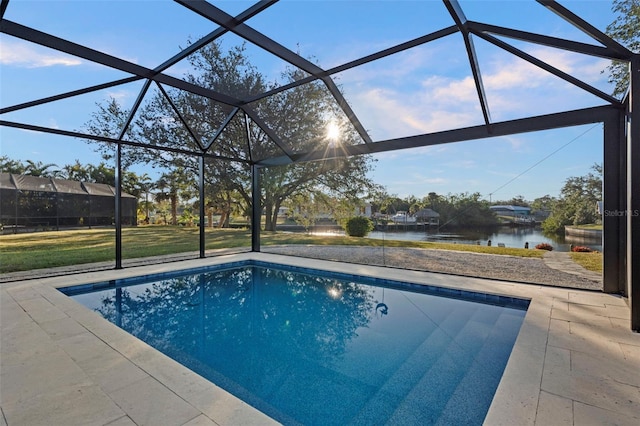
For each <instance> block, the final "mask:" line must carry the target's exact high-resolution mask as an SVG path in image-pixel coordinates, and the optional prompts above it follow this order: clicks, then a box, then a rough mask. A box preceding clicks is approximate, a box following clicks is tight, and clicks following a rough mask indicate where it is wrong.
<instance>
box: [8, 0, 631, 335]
mask: <svg viewBox="0 0 640 426" xmlns="http://www.w3.org/2000/svg"><path fill="white" fill-rule="evenodd" d="M14 3H15V4H14ZM24 3H26V2H18V1H16V0H11V1H10V0H2V2H1V4H0V13H1V17H2V20H1V22H0V33H1V36H2V39H0V40H2V43H3V45H4V46H3V50H5V49H7V48H9V49H11V48H13V47H14V46H18V45H20V44H19V43H28V45H30V46H37V48H38V49H41V48H46V49H47V50H48V51H52V52H56V53H58V54H59V53H62V54H65V55H66V58H68V59H67V60H69V61H82V62H84V61H88V62H90V63H91V64H93V65H95V66H96V67H95V68H96V70H99V71H96V76H97V77H96V78H95V79H94V80H95V82H94V83H93V84H91V85H89V86H85V87H74V88H69V87H67V86H66V85H65V84H61V83H60V82H53V81H52V82H50V84H49V83H48V84H49V88H48V89H47V90H48V91H53V93H47V94H46V95H45V94H43V95H41V96H35V97H32V98H28V99H16V100H14V99H13V98H12V99H10V100H9V103H10V104H8V105H7V104H6V103H7V99H4V98H3V100H2V105H1V108H0V114H2V120H1V121H0V126H4V127H7V128H17V129H24V130H32V131H38V132H44V133H49V134H57V135H63V136H69V137H75V138H82V139H92V140H96V141H101V142H110V143H113V144H115V145H116V146H117V147H118V148H120V147H121V146H137V147H144V148H149V149H160V150H166V151H173V152H176V153H182V154H188V155H194V156H198V157H201V158H207V157H210V158H220V155H219V154H218V153H217V152H216V142H217V140H218V138H219V137H220V136H221V135H222V134H223V133H224V132H225V128H226V127H227V126H228V125H229V124H230V123H231V122H232V121H234V120H238V119H241V120H243V121H245V122H247V123H248V122H251V123H252V125H254V126H257V127H259V128H260V130H261V131H262V132H264V134H266V135H267V136H268V139H269V142H270V143H271V146H272V149H270V150H268V151H267V152H268V155H265V154H264V153H263V154H262V155H260V156H254V155H249V157H248V158H246V157H236V158H234V157H228V158H227V159H229V160H236V161H241V162H245V163H248V164H250V165H251V166H252V167H253V170H255V171H256V173H257V171H258V170H259V169H260V168H262V167H269V166H275V165H285V164H292V163H299V162H305V161H315V160H323V159H326V158H327V156H328V154H327V150H326V146H317V147H314V148H311V149H307V148H305V149H304V150H300V149H297V148H296V144H295V143H293V141H292V140H289V139H288V137H287V135H286V134H281V133H279V132H278V129H276V128H275V127H274V126H273V125H272V123H271V122H270V120H269V119H268V118H266V117H264V116H262V115H261V112H260V110H259V109H258V108H256V107H255V105H256V103H257V102H258V101H260V100H264V99H269V98H270V97H273V96H275V95H277V94H279V93H282V92H285V91H287V90H290V89H292V88H295V87H302V86H304V85H306V84H317V83H321V84H322V85H324V87H325V88H326V91H328V93H329V94H330V97H331V98H332V99H333V101H334V107H335V108H334V109H335V111H337V113H338V114H339V115H340V118H341V119H342V120H343V121H344V122H345V123H346V124H347V125H348V126H349V127H350V128H351V131H353V132H355V133H354V134H357V135H358V141H357V143H355V144H351V145H344V146H342V147H341V149H340V150H333V151H331V154H330V156H333V157H336V156H337V157H339V156H353V155H362V154H374V153H380V152H386V151H394V150H401V149H408V148H416V147H424V146H430V145H436V144H444V143H451V142H459V141H470V140H477V139H482V138H491V137H496V136H503V135H511V134H517V133H526V132H533V131H539V130H547V129H556V128H562V127H569V126H577V125H583V124H589V123H604V126H605V130H604V139H605V140H604V170H605V172H604V178H605V179H604V180H605V183H604V193H605V200H604V203H605V211H606V210H607V209H609V210H617V211H627V212H632V211H640V210H638V209H640V205H639V203H640V195H639V194H640V172H639V170H638V168H637V167H632V166H636V165H637V164H638V163H639V159H640V137H639V136H638V135H639V134H640V119H639V118H636V119H635V120H633V119H632V117H633V116H634V115H635V116H637V115H638V111H639V110H640V107H639V103H640V100H639V98H640V92H639V89H638V86H640V84H638V82H639V80H640V77H639V76H638V74H639V73H640V66H639V62H640V59H639V56H638V54H635V53H633V52H631V51H630V50H629V49H627V48H626V47H624V46H623V45H621V44H620V43H618V42H616V41H615V40H613V39H612V38H610V37H609V36H607V35H606V34H605V33H604V31H603V29H600V28H596V27H595V26H594V25H592V24H590V23H589V22H587V20H585V19H583V18H582V17H581V12H584V11H585V10H587V9H585V8H589V7H591V5H589V4H588V2H583V3H584V4H582V5H581V4H580V3H578V2H568V3H567V4H568V5H569V7H566V6H564V5H562V4H561V3H558V2H556V1H548V0H538V1H530V2H503V3H499V2H496V3H484V2H473V1H468V0H443V1H421V2H359V1H353V2H350V1H341V2H337V1H336V2H302V1H284V0H283V1H280V2H278V1H260V2H257V3H255V4H251V3H248V2H243V1H238V2H228V1H223V2H207V1H187V0H176V1H175V2H159V1H150V2H104V7H105V9H104V10H105V14H107V13H112V14H114V15H113V16H103V17H89V16H87V15H83V14H82V13H83V12H82V11H83V8H84V7H86V5H87V4H88V3H92V6H93V7H95V6H96V4H97V3H96V2H68V3H66V4H65V5H64V7H61V6H62V5H63V2H48V3H53V4H55V5H56V6H54V7H60V8H59V11H62V12H61V13H68V20H65V19H63V20H55V22H54V20H51V19H49V20H47V17H46V16H43V15H42V13H38V10H36V9H37V8H40V7H41V5H38V6H34V5H31V6H27V7H25V6H24ZM58 3H59V4H58ZM43 6H44V5H43ZM492 6H496V7H500V8H517V9H516V10H518V11H519V12H520V16H521V19H519V20H518V21H519V22H511V21H507V22H505V21H504V20H503V19H501V18H500V17H501V16H502V15H501V14H497V13H492V11H494V10H495V8H494V7H492ZM14 7H15V9H14ZM107 8H108V9H107ZM242 8H244V10H242ZM572 8H575V9H580V8H582V11H579V12H576V11H573V10H572ZM373 10H375V11H376V13H377V14H376V15H375V16H376V17H378V18H377V19H380V18H379V17H380V16H384V19H385V20H387V19H388V20H389V22H393V23H394V24H398V23H402V24H404V25H393V26H391V25H389V26H387V25H386V21H384V20H383V21H374V20H372V18H371V17H373V16H374V15H373V12H372V11H373ZM25 11H26V12H25ZM89 18H92V19H89ZM85 19H86V20H87V22H84V21H85ZM137 20H140V21H144V22H145V23H147V24H149V23H151V24H152V25H153V28H154V31H153V33H151V34H149V33H145V32H142V31H141V33H140V37H139V38H140V40H143V39H146V41H147V44H144V43H143V42H141V41H140V40H133V39H128V40H121V41H120V42H121V44H120V46H119V47H118V48H116V49H105V47H104V46H106V45H107V44H106V43H103V42H102V41H101V40H102V39H101V37H107V38H109V40H111V39H113V38H114V35H115V33H117V31H118V28H119V26H120V25H123V26H124V25H134V26H135V25H136V21H137ZM329 20H330V21H331V22H332V23H333V24H334V25H333V26H332V30H331V33H329V32H328V31H324V29H323V24H324V23H326V22H328V21H329ZM355 21H357V22H358V27H357V29H356V28H355V26H353V25H352V24H353V22H355ZM363 23H364V24H363ZM541 23H544V25H542V24H541ZM178 24H180V25H183V26H184V27H185V30H184V31H185V32H184V34H183V36H182V38H181V39H178V40H168V39H167V37H166V36H165V35H164V34H163V28H166V26H167V25H169V26H172V27H173V26H179V25H178ZM83 25H84V27H83ZM92 25H96V26H99V25H103V26H104V27H103V28H97V29H96V28H91V26H92ZM66 27H74V28H76V29H78V28H82V29H83V30H85V31H86V37H82V39H72V38H73V37H77V36H72V35H71V34H73V33H72V32H71V31H69V32H67V30H66ZM336 28H337V29H336ZM361 28H364V30H363V29H361ZM388 28H395V29H396V30H394V31H397V33H389V30H388ZM398 28H400V29H398ZM193 32H200V33H201V34H206V35H204V36H197V37H196V38H194V39H192V40H191V41H190V42H189V43H188V44H187V47H185V48H182V49H179V50H178V51H177V52H176V51H174V50H172V48H173V47H174V46H176V45H179V44H181V43H185V42H186V40H187V39H188V38H189V37H193ZM76 34H77V33H76ZM214 41H219V42H224V43H236V44H238V43H244V44H245V46H246V49H247V50H246V52H247V54H249V55H250V56H251V57H252V58H257V60H258V62H259V63H260V65H259V67H262V68H261V70H264V71H265V72H267V73H268V72H271V73H272V75H273V76H277V75H278V74H279V73H281V72H282V70H283V69H284V68H289V69H294V70H297V71H298V72H299V74H298V75H299V76H300V77H299V78H297V79H296V80H295V81H287V82H282V83H281V84H275V85H271V86H269V88H268V90H266V91H263V92H256V93H253V92H251V91H247V92H245V93H242V94H239V93H237V92H236V93H233V92H232V91H231V92H227V91H222V90H220V91H217V90H212V89H210V88H208V87H204V86H203V85H199V84H198V83H197V80H194V79H188V78H184V77H183V75H184V73H183V72H181V71H184V68H185V67H187V66H188V65H187V60H188V58H189V57H190V56H191V55H193V54H194V53H196V52H198V51H199V50H200V49H202V48H203V47H205V46H207V45H209V44H210V43H212V42H214ZM21 46H24V44H23V45H21ZM452 46H455V47H456V48H455V49H453V48H452ZM136 49H139V50H136ZM110 50H115V51H118V52H119V54H117V55H116V54H110V53H106V52H107V51H110ZM336 50H337V51H340V54H339V55H334V56H332V57H330V56H329V55H327V52H330V51H333V52H334V53H335V51H336ZM489 50H491V51H492V52H495V53H496V54H499V55H502V56H503V57H505V58H510V59H512V60H513V61H512V62H509V63H510V64H512V65H510V66H517V67H519V68H518V70H519V71H521V72H526V73H531V74H530V75H532V76H534V75H535V76H536V77H535V78H540V79H541V81H542V80H544V82H545V84H546V85H547V86H548V90H549V91H548V92H544V93H549V95H547V96H548V102H543V103H541V105H525V106H523V108H522V109H520V110H516V111H514V110H510V109H508V108H504V107H503V106H502V105H503V104H504V103H503V102H501V99H502V98H503V97H505V96H511V97H513V98H517V96H518V94H517V90H527V88H526V87H524V88H522V87H521V88H515V87H511V88H507V91H506V92H505V91H504V90H503V89H504V87H503V86H501V85H500V84H499V83H500V81H499V78H498V79H496V78H493V77H492V78H486V76H487V74H486V73H485V72H486V70H487V69H488V68H490V67H491V66H492V65H491V63H490V61H487V60H486V59H484V60H483V58H486V56H484V55H485V53H484V52H487V51H489ZM303 51H304V52H305V53H306V55H305V54H303V53H302V52H303ZM21 52H22V51H19V52H16V55H19V54H21ZM143 52H144V53H145V55H143ZM309 54H310V55H309ZM309 56H311V57H313V58H314V59H313V60H310V59H308V57H309ZM568 56H571V57H573V58H579V59H578V60H577V62H574V63H575V64H579V66H577V67H575V68H573V69H567V68H566V67H565V66H564V65H563V62H562V61H561V60H560V61H558V58H559V57H568ZM138 57H139V58H140V59H131V58H138ZM336 57H338V58H343V59H342V61H339V60H336V59H335V58H336ZM603 60H604V61H605V62H604V66H605V67H606V66H607V65H608V64H609V63H610V61H621V62H623V63H629V64H630V66H629V69H630V74H629V75H630V81H631V84H630V87H629V90H628V91H627V92H626V94H624V95H623V96H621V97H616V96H612V95H610V94H609V93H610V92H611V87H609V86H602V84H601V83H598V82H599V81H600V82H601V81H602V78H601V77H600V76H599V74H600V73H601V71H602V70H603V67H602V64H603V62H602V61H603ZM412 61H422V62H421V65H423V67H424V69H427V68H429V67H430V70H431V71H432V72H433V75H434V76H433V78H432V79H431V80H429V81H422V82H419V83H418V82H416V83H415V84H416V86H415V90H416V91H419V90H420V88H421V87H424V84H432V85H436V86H437V85H438V84H440V85H441V86H440V87H439V89H440V90H439V91H434V92H432V93H437V96H438V100H442V98H444V99H445V100H448V101H449V104H452V105H454V106H453V107H452V109H451V110H449V111H442V114H441V116H446V115H449V116H450V115H453V114H455V113H456V112H457V111H458V110H462V109H464V111H465V113H464V114H460V117H458V120H457V122H458V123H459V124H458V125H455V124H454V125H451V124H447V125H445V124H442V123H443V122H444V121H446V122H447V123H451V122H452V121H453V122H455V121H456V120H438V119H437V117H438V115H437V111H436V112H435V113H434V114H432V115H422V116H417V115H416V116H412V117H408V118H407V117H403V116H402V115H401V114H402V113H400V112H399V113H398V114H397V115H395V116H393V117H386V119H387V120H401V121H403V123H404V124H405V126H404V130H401V131H398V130H395V131H394V130H390V129H389V128H388V127H385V125H384V124H385V123H384V122H385V119H383V118H385V116H384V115H382V114H381V111H380V110H376V109H375V108H376V103H375V102H373V103H371V102H369V104H368V105H367V102H365V101H363V100H362V99H357V98H356V99H351V98H349V93H353V89H352V88H354V87H357V86H358V85H364V84H369V85H370V93H378V94H380V93H384V92H385V91H386V92H387V93H388V92H389V91H392V90H393V84H394V81H395V79H404V80H409V79H411V76H410V75H406V74H403V73H402V68H403V67H407V66H409V65H415V63H414V62H412ZM454 62H455V63H456V64H460V63H463V64H464V68H465V69H466V78H464V79H463V80H462V81H464V82H465V84H466V86H465V88H466V92H465V94H467V95H468V94H469V93H471V94H472V96H463V95H461V94H460V90H461V88H460V87H454V86H453V85H452V84H451V82H450V81H446V80H443V79H441V81H439V80H438V78H436V76H435V74H436V73H437V72H439V74H440V75H443V74H446V73H447V72H448V71H447V66H448V64H450V63H454ZM513 64H517V65H513ZM436 70H437V72H436ZM69 75H70V77H69V80H70V81H71V82H72V81H73V73H72V72H71V71H70V74H69ZM363 76H369V77H368V78H369V80H366V81H365V80H364V78H365V77H363ZM483 76H484V77H483ZM273 80H274V81H277V77H273ZM338 83H340V85H339V84H338ZM2 84H3V85H11V84H12V82H11V81H7V79H6V77H5V76H3V81H2ZM376 84H377V86H376ZM421 85H422V86H421ZM34 86H36V87H40V85H39V84H38V85H36V84H34ZM125 86H126V87H128V88H132V87H135V88H137V90H138V91H137V93H138V95H137V97H136V99H135V101H133V103H132V104H131V105H130V109H129V113H128V118H127V120H126V121H125V122H124V123H123V126H122V127H121V128H120V129H119V131H118V132H117V134H113V135H99V136H96V135H95V134H90V133H89V132H87V131H83V130H78V128H79V127H81V126H77V125H76V126H73V125H72V126H71V128H66V129H65V128H61V127H60V126H43V125H41V124H36V123H34V122H28V121H23V120H21V118H20V117H22V116H21V115H20V113H22V112H25V111H28V110H31V109H35V108H39V107H42V106H45V105H56V104H57V103H60V102H64V101H72V102H73V101H74V100H76V99H78V100H79V99H81V98H82V97H83V96H86V95H89V94H99V93H104V92H105V91H109V90H114V89H117V88H120V87H125ZM55 87H60V89H59V90H58V91H55ZM167 89H170V90H175V91H180V92H184V93H189V94H192V95H195V96H198V97H201V98H202V99H206V100H208V101H210V102H213V103H215V104H217V105H219V106H220V108H221V109H222V110H224V111H225V113H226V118H225V119H224V120H221V121H220V122H219V123H212V129H213V130H212V131H211V132H210V133H209V134H202V132H200V131H199V130H198V129H195V128H192V126H191V123H190V119H189V117H186V116H184V115H183V114H181V112H180V111H179V109H178V108H176V107H175V105H173V103H172V100H171V96H169V95H168V94H167ZM151 90H154V91H155V92H156V93H159V94H161V95H162V96H164V97H165V99H166V101H167V102H168V103H169V104H171V105H172V106H173V109H174V112H175V114H176V116H177V117H178V118H179V120H180V121H181V123H182V125H183V126H184V128H185V129H186V131H187V133H188V135H189V136H190V137H191V138H192V139H193V141H194V142H195V143H194V144H191V145H190V146H191V147H193V146H195V147H196V148H195V149H193V148H190V147H189V146H187V145H182V146H173V147H172V146H162V147H159V146H155V145H152V144H148V143H145V142H144V141H141V140H133V139H128V137H127V135H128V134H129V130H130V128H131V126H132V125H133V124H132V123H133V121H134V117H135V116H136V114H138V112H139V109H140V108H141V105H143V103H144V102H145V99H146V98H147V97H148V96H149V93H150V91H151ZM533 90H545V89H540V88H536V89H533ZM559 90H562V91H564V92H563V93H566V94H565V95H563V96H565V97H568V98H571V99H574V100H575V102H574V104H573V105H574V107H571V108H569V109H562V110H557V109H556V107H555V105H554V99H553V96H552V95H551V94H552V93H556V92H558V91H559ZM42 91H43V92H45V90H44V89H42ZM24 92H25V93H27V94H28V93H32V88H29V90H27V88H25V90H24ZM45 93H46V92H45ZM345 93H346V94H345ZM27 96H28V95H27ZM368 99H378V100H379V101H380V103H384V102H385V101H387V100H388V99H386V98H384V96H380V97H378V98H368ZM542 104H544V105H542ZM430 105H435V102H434V98H431V99H426V100H425V101H424V103H423V104H420V105H418V104H416V103H415V102H414V100H411V99H405V100H404V101H402V100H400V101H398V102H397V104H396V110H397V111H404V114H405V115H407V114H408V115H411V114H414V113H415V114H418V112H417V111H416V109H419V110H421V111H422V112H423V113H424V114H427V113H431V112H433V111H429V109H430ZM438 105H442V103H439V104H438ZM407 111H408V112H407ZM416 117H418V118H420V117H423V118H425V117H429V118H430V120H425V123H418V124H416V121H419V120H416ZM86 118H89V117H85V119H86ZM449 118H451V117H449ZM286 119H287V120H296V117H295V116H292V117H287V118H286ZM247 143H248V144H249V146H250V148H251V144H252V143H253V141H252V140H250V138H248V140H247ZM305 146H309V145H305ZM250 152H252V150H251V149H250ZM118 167H120V163H118ZM257 183H258V180H257V178H256V179H254V185H255V186H254V188H256V187H257ZM117 186H119V185H117ZM118 190H119V188H118ZM255 192H256V191H254V193H255ZM255 204H256V203H254V213H255V212H256V210H255V209H256V206H255ZM255 216H256V214H254V217H255ZM639 221H640V218H638V217H636V216H634V215H625V217H620V216H616V217H613V216H612V217H605V220H604V234H605V237H604V246H605V247H606V249H605V255H604V258H605V261H604V262H605V268H604V287H605V291H608V292H620V293H623V294H624V295H626V296H627V297H629V299H630V300H631V301H632V303H631V305H632V327H633V328H635V329H640V263H639V262H635V265H632V262H631V259H632V258H633V257H635V258H636V259H637V258H639V257H640V224H639ZM256 223H259V222H254V225H255V224H256ZM252 228H253V234H254V238H253V246H252V248H253V249H254V250H256V251H259V229H256V228H259V226H258V227H256V226H253V227H252ZM627 241H629V244H628V245H627V244H626V242H627ZM201 255H203V249H201ZM118 258H119V256H118V254H117V255H116V264H117V267H118V265H119V259H118Z"/></svg>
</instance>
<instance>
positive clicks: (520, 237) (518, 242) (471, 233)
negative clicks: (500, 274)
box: [312, 226, 602, 251]
mask: <svg viewBox="0 0 640 426" xmlns="http://www.w3.org/2000/svg"><path fill="white" fill-rule="evenodd" d="M312 234H316V235H328V234H331V235H344V232H343V231H339V230H335V231H327V230H324V231H318V232H312ZM367 238H375V239H384V240H403V241H430V242H446V243H456V244H480V245H485V246H486V245H488V243H489V240H490V241H491V245H493V246H497V245H498V244H504V246H505V247H516V248H524V246H525V243H529V248H531V249H533V248H535V246H536V245H537V244H540V243H547V244H551V246H552V247H553V249H554V250H557V251H569V250H570V245H571V244H573V245H580V246H587V247H589V248H591V249H592V250H598V251H602V241H601V240H600V239H584V238H575V237H571V238H569V237H567V238H564V237H561V236H548V235H545V234H543V233H542V230H541V229H539V228H533V227H524V226H523V227H513V228H512V227H506V226H503V227H499V228H496V229H493V230H488V231H487V230H469V229H465V230H457V231H455V232H442V231H440V232H438V231H436V230H435V229H433V230H427V231H386V232H384V231H373V232H370V233H369V234H368V235H367Z"/></svg>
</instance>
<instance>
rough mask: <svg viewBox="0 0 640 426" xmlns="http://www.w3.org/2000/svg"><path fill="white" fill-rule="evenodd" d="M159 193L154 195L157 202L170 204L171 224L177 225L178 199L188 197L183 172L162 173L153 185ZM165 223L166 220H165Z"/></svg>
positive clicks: (179, 170)
mask: <svg viewBox="0 0 640 426" xmlns="http://www.w3.org/2000/svg"><path fill="white" fill-rule="evenodd" d="M155 186H156V188H158V190H159V192H158V193H157V194H156V199H157V200H158V201H169V202H170V203H171V224H172V225H177V224H178V202H179V200H180V198H186V197H188V196H189V195H191V194H190V193H189V188H188V183H187V180H186V179H185V176H184V171H183V170H181V169H178V170H174V171H171V172H169V173H164V174H163V175H162V176H160V178H159V179H158V181H157V182H156V184H155ZM165 221H166V219H165Z"/></svg>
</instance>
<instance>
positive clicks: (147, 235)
mask: <svg viewBox="0 0 640 426" xmlns="http://www.w3.org/2000/svg"><path fill="white" fill-rule="evenodd" d="M274 244H317V245H360V246H381V245H385V246H387V247H418V248H427V249H429V248H430V249H445V250H460V251H470V252H477V253H486V254H501V255H511V256H522V257H542V255H543V254H544V252H543V251H541V250H525V249H519V248H503V247H487V246H478V245H465V244H444V243H429V242H419V241H398V240H384V241H383V240H378V239H369V238H355V237H341V236H331V237H324V236H310V235H307V234H303V233H284V232H278V233H271V232H263V233H262V235H261V245H263V246H268V245H274ZM238 247H246V248H250V247H251V234H250V232H249V231H248V230H241V229H211V228H208V229H207V230H206V249H207V250H209V249H220V248H238ZM198 250H199V228H197V227H181V226H138V227H135V228H124V229H123V230H122V256H123V258H125V259H132V258H141V257H149V256H158V255H165V254H176V253H185V252H198ZM114 253H115V231H114V230H113V229H83V230H73V231H55V232H36V233H30V234H16V235H2V236H0V273H8V272H15V271H25V270H31V269H40V268H51V267H56V266H68V265H74V264H81V263H92V262H103V261H112V260H114V258H115V254H114Z"/></svg>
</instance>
